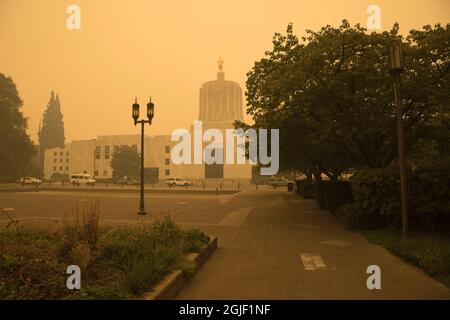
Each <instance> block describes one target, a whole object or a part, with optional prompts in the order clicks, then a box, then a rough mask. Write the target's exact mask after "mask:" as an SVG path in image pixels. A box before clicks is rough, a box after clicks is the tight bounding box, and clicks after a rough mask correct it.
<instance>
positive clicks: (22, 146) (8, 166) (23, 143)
mask: <svg viewBox="0 0 450 320" xmlns="http://www.w3.org/2000/svg"><path fill="white" fill-rule="evenodd" d="M21 107H22V100H21V99H20V97H19V93H18V92H17V88H16V85H15V84H14V82H13V80H12V79H11V78H10V77H6V76H5V75H3V74H2V73H0V177H14V178H17V177H19V176H20V175H23V174H25V171H26V166H27V165H28V164H29V162H30V159H31V158H32V157H33V156H34V154H35V148H34V146H33V143H32V142H31V140H30V137H29V136H28V134H27V132H26V130H27V126H28V125H27V119H26V118H25V117H24V116H23V114H22V112H21V111H20V108H21Z"/></svg>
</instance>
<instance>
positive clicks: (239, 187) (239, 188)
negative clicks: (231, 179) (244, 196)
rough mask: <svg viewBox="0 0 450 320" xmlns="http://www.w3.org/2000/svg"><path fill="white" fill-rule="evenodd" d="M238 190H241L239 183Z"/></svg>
mask: <svg viewBox="0 0 450 320" xmlns="http://www.w3.org/2000/svg"><path fill="white" fill-rule="evenodd" d="M238 190H241V186H240V185H239V182H238Z"/></svg>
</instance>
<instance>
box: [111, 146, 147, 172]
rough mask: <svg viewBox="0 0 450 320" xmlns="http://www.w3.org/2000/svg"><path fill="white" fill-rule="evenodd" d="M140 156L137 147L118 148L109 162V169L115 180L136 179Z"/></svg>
mask: <svg viewBox="0 0 450 320" xmlns="http://www.w3.org/2000/svg"><path fill="white" fill-rule="evenodd" d="M139 161H140V155H139V153H138V150H137V146H135V145H133V146H131V147H130V146H127V145H123V146H120V147H119V148H118V149H117V150H116V151H114V153H113V155H112V160H111V168H112V169H113V176H114V177H115V178H122V177H125V176H126V177H128V178H136V177H137V175H138V172H139V164H140V162H139Z"/></svg>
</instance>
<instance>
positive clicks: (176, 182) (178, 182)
mask: <svg viewBox="0 0 450 320" xmlns="http://www.w3.org/2000/svg"><path fill="white" fill-rule="evenodd" d="M166 184H167V185H168V186H169V187H177V186H178V187H189V186H193V185H194V183H193V182H192V181H189V180H186V179H180V178H170V179H168V180H167V181H166Z"/></svg>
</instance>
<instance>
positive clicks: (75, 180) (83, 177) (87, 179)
mask: <svg viewBox="0 0 450 320" xmlns="http://www.w3.org/2000/svg"><path fill="white" fill-rule="evenodd" d="M70 183H71V184H73V185H74V186H75V185H80V184H86V185H88V186H93V185H95V180H94V179H92V178H91V176H90V175H88V174H85V173H73V174H71V175H70Z"/></svg>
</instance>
